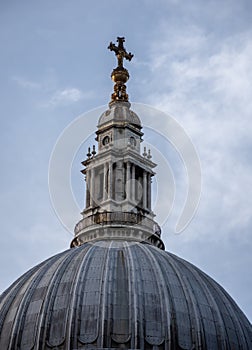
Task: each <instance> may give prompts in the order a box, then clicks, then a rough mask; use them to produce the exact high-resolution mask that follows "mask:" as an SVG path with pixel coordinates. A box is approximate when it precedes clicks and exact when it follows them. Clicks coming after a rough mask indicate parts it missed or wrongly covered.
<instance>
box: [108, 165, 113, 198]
mask: <svg viewBox="0 0 252 350" xmlns="http://www.w3.org/2000/svg"><path fill="white" fill-rule="evenodd" d="M112 185H113V165H112V162H110V163H109V174H108V198H109V199H112Z"/></svg>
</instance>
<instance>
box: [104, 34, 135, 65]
mask: <svg viewBox="0 0 252 350" xmlns="http://www.w3.org/2000/svg"><path fill="white" fill-rule="evenodd" d="M116 41H117V42H118V46H116V45H115V44H113V43H112V41H111V42H110V44H109V46H108V49H109V50H110V51H114V52H115V55H116V57H117V60H118V67H119V68H123V59H124V58H125V59H126V60H129V61H131V59H132V57H133V56H134V55H132V53H131V52H129V53H128V52H127V51H126V50H125V48H124V46H123V43H124V42H125V38H124V37H117V40H116Z"/></svg>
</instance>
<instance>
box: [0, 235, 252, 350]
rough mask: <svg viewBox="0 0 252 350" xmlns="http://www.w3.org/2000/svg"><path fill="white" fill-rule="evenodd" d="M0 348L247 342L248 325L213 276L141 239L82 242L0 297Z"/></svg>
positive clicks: (250, 342)
mask: <svg viewBox="0 0 252 350" xmlns="http://www.w3.org/2000/svg"><path fill="white" fill-rule="evenodd" d="M0 315H1V318H0V349H20V350H22V349H24V350H32V349H57V350H61V349H113V348H122V349H155V350H157V349H188V350H189V349H209V350H214V349H248V350H249V349H251V348H252V331H251V325H250V323H249V321H248V320H247V318H246V317H245V316H244V314H243V313H242V311H241V310H240V309H239V307H238V306H237V305H236V303H235V302H234V301H233V300H232V298H231V297H230V296H229V295H228V294H227V293H226V292H225V290H224V289H223V288H222V287H221V286H220V285H219V284H217V283H216V282H215V281H214V280H213V279H211V278H210V277H209V276H207V275H206V274H205V273H203V272H202V271H200V270H199V269H198V268H196V267H195V266H193V265H192V264H190V263H188V262H186V261H185V260H183V259H181V258H178V257H177V256H175V255H173V254H171V253H167V252H164V251H162V250H160V249H158V248H156V247H154V246H152V245H149V244H146V243H138V244H133V243H129V242H126V241H125V242H123V241H99V242H96V243H94V244H90V243H86V244H84V245H82V246H80V247H77V248H72V249H69V250H67V251H65V252H63V253H60V254H58V255H55V256H53V257H52V258H50V259H48V260H46V261H44V262H43V263H41V264H39V265H37V266H36V267H34V268H33V269H31V270H30V271H28V272H27V273H25V274H24V275H23V276H22V277H20V278H19V279H18V280H17V281H16V282H15V283H13V285H12V286H11V287H10V288H9V289H7V290H6V291H5V292H4V293H3V294H2V295H1V298H0Z"/></svg>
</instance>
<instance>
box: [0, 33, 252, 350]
mask: <svg viewBox="0 0 252 350" xmlns="http://www.w3.org/2000/svg"><path fill="white" fill-rule="evenodd" d="M117 41H118V46H116V45H115V44H113V43H110V45H109V49H110V50H112V51H114V52H115V54H116V57H117V60H118V67H117V68H115V69H114V70H113V72H112V74H111V77H112V80H113V81H114V83H115V86H114V93H113V94H112V95H111V102H110V103H109V110H108V111H106V112H104V113H103V114H102V116H101V117H100V119H99V123H98V130H97V131H96V134H97V137H96V141H97V144H98V148H97V149H96V147H95V145H93V147H88V152H87V158H86V160H84V161H83V162H82V164H83V165H84V169H83V170H82V173H83V174H84V176H85V182H86V200H85V207H84V209H83V211H82V213H81V214H82V218H81V219H80V221H79V222H78V223H77V224H76V227H75V230H74V238H73V240H72V243H71V247H72V248H71V249H68V250H66V251H64V252H62V253H60V254H58V255H55V256H53V257H51V258H49V259H47V260H46V261H44V262H42V263H41V264H39V265H37V266H35V267H34V268H32V269H31V270H29V271H28V272H26V273H25V274H24V275H23V276H21V277H20V278H19V279H18V280H17V281H16V282H14V283H13V284H12V285H11V286H10V287H9V288H8V289H7V290H6V291H5V292H4V293H3V294H2V295H1V296H0V350H50V349H51V350H52V349H53V350H77V349H89V350H95V349H97V350H102V349H104V350H105V349H106V350H112V349H118V348H120V349H131V350H140V349H141V350H180V349H186V350H205V349H208V350H216V349H218V350H219V349H220V350H222V349H223V350H233V349H234V350H236V349H243V350H251V349H252V329H251V324H250V323H249V321H248V320H247V318H246V316H245V315H244V314H243V313H242V311H241V310H240V309H239V307H238V306H237V305H236V303H235V302H234V301H233V299H232V298H231V297H230V296H229V295H228V294H227V292H226V291H225V290H224V289H223V288H222V287H221V286H220V285H219V284H218V283H216V282H215V281H214V280H213V279H211V278H210V277H209V276H207V275H206V274H205V273H204V272H202V271H200V270H199V269H198V268H196V267H195V266H193V265H192V264H190V263H189V262H186V261H185V260H183V259H181V258H179V257H177V256H175V255H173V254H171V253H168V252H165V251H164V248H165V247H164V243H163V241H162V238H161V228H160V227H159V225H158V223H157V222H155V220H154V219H155V214H154V212H153V210H152V191H151V184H152V178H153V177H154V176H155V172H154V168H155V167H156V164H155V163H154V162H153V161H152V155H151V150H150V149H149V150H147V149H146V147H144V149H143V152H142V151H141V142H142V136H143V133H142V132H141V121H140V119H139V117H138V116H137V115H136V114H135V113H134V112H132V111H131V110H130V103H129V102H128V94H127V93H126V86H125V82H126V81H127V79H128V78H129V74H128V71H127V70H126V69H125V68H124V67H123V59H127V60H131V58H132V57H133V55H132V54H131V53H128V52H127V51H126V50H125V48H124V46H123V42H124V38H121V37H119V38H118V40H117ZM62 190H64V189H62Z"/></svg>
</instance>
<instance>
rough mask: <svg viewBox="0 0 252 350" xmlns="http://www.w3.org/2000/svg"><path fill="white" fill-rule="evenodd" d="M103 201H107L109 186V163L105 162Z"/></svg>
mask: <svg viewBox="0 0 252 350" xmlns="http://www.w3.org/2000/svg"><path fill="white" fill-rule="evenodd" d="M103 171H104V173H103V201H105V200H106V199H107V197H108V186H106V184H107V172H108V164H107V163H104V168H103Z"/></svg>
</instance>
